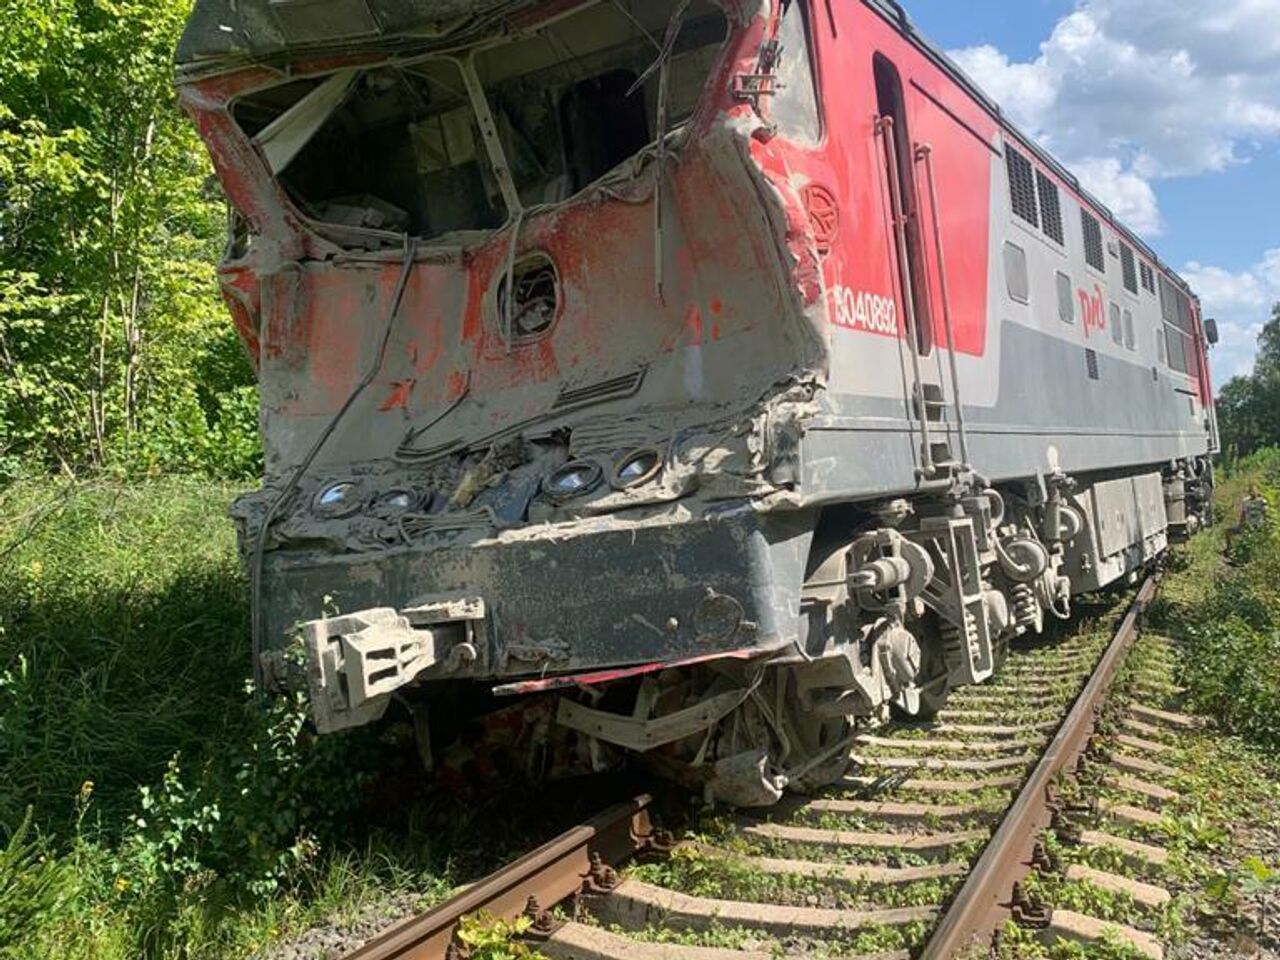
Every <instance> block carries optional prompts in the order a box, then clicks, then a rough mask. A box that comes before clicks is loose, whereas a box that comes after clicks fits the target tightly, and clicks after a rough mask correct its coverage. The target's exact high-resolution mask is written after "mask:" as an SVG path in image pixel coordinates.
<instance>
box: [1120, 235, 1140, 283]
mask: <svg viewBox="0 0 1280 960" xmlns="http://www.w3.org/2000/svg"><path fill="white" fill-rule="evenodd" d="M1120 269H1121V270H1123V271H1124V288H1125V289H1126V290H1128V291H1129V292H1130V293H1137V292H1138V270H1137V267H1136V265H1135V262H1134V259H1133V248H1132V247H1131V246H1129V245H1128V244H1127V243H1122V244H1120Z"/></svg>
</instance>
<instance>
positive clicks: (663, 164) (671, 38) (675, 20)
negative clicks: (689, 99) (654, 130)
mask: <svg viewBox="0 0 1280 960" xmlns="http://www.w3.org/2000/svg"><path fill="white" fill-rule="evenodd" d="M691 2H692V0H681V2H680V6H678V7H676V9H675V12H674V13H672V14H671V19H670V20H668V21H667V33H666V36H664V37H663V39H662V47H661V49H660V50H659V51H658V56H657V57H656V58H654V61H653V63H651V64H649V66H647V67H646V68H645V70H644V72H643V73H641V74H640V76H638V77H637V78H636V80H635V83H633V84H631V88H630V89H629V90H627V96H631V95H632V94H633V93H635V92H636V91H637V90H638V89H640V87H641V86H643V85H644V83H645V81H646V80H648V79H649V78H650V77H651V76H653V73H654V71H655V70H656V71H658V124H657V126H658V145H657V147H658V148H657V153H656V157H655V164H656V167H657V171H656V173H655V174H654V186H653V284H654V292H655V294H656V295H657V297H658V302H659V303H665V302H666V301H665V299H664V296H663V280H664V277H663V271H664V266H665V264H664V261H665V259H666V258H665V256H664V253H663V251H664V247H665V245H664V243H663V236H662V201H663V192H664V191H663V189H662V186H663V182H664V181H665V179H666V176H667V100H668V99H669V87H670V85H671V53H672V51H673V50H675V47H676V40H678V39H679V37H680V31H681V29H682V28H683V27H684V17H685V14H686V13H688V12H689V5H690V3H691Z"/></svg>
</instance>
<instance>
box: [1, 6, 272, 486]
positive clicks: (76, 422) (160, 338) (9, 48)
mask: <svg viewBox="0 0 1280 960" xmlns="http://www.w3.org/2000/svg"><path fill="white" fill-rule="evenodd" d="M189 6H190V4H189V0H6V3H5V7H6V13H7V16H6V17H5V31H4V32H3V34H0V372H2V373H3V374H4V376H3V377H2V378H0V477H2V476H3V475H4V474H5V473H6V472H12V471H13V470H14V469H15V468H16V467H17V466H18V465H20V464H21V463H23V462H27V461H30V460H31V459H33V458H35V459H38V460H39V461H40V462H41V463H42V465H44V466H54V467H60V468H61V469H63V470H66V471H72V470H76V469H80V468H82V467H86V466H88V467H102V466H105V465H110V464H118V465H124V466H126V467H134V468H144V469H172V468H175V467H176V468H187V469H189V468H196V469H212V470H214V471H215V472H227V470H228V469H230V471H231V472H236V473H244V472H246V471H248V470H250V469H252V467H253V464H254V460H255V458H256V452H255V451H256V440H255V439H254V437H253V434H252V430H253V426H252V421H251V420H250V422H249V424H248V426H247V429H248V430H249V435H248V437H247V445H246V442H245V441H246V437H244V436H241V435H239V434H240V433H242V432H243V430H244V429H246V425H245V422H244V421H245V417H244V416H243V412H244V409H245V407H246V397H248V398H249V399H250V400H251V397H252V394H251V391H250V389H249V388H250V385H251V383H252V376H251V372H250V370H249V367H248V365H247V363H244V362H239V363H238V364H237V365H234V366H232V367H231V368H230V369H228V367H227V365H226V364H218V363H207V362H206V360H207V358H209V357H211V356H214V355H222V354H225V353H226V343H227V341H228V340H229V339H230V338H231V337H232V336H233V334H232V332H231V326H230V324H229V323H228V322H227V321H226V318H225V314H224V312H223V309H222V307H221V305H220V303H219V300H218V296H217V290H216V285H215V280H214V272H213V269H214V268H213V265H214V264H215V263H216V261H217V258H218V255H219V252H220V246H221V238H222V235H223V232H224V224H225V211H224V207H223V204H222V202H221V201H220V200H219V199H218V198H217V196H216V195H212V194H210V192H209V191H208V190H207V189H206V187H205V184H206V182H207V181H208V177H209V172H210V170H209V165H208V160H207V158H206V156H205V153H204V150H203V147H202V146H201V144H200V142H199V140H198V138H197V137H196V135H195V133H194V130H193V129H192V126H191V124H190V123H189V122H188V121H187V120H186V118H184V117H183V116H182V114H181V113H180V111H179V110H178V108H177V105H176V98H175V96H174V93H173V81H172V51H173V49H174V46H175V44H176V43H177V39H178V36H179V34H180V32H181V29H182V25H183V22H184V20H185V17H186V15H187V13H188V10H189ZM202 366H203V367H205V368H208V369H210V370H214V371H218V372H220V373H221V374H222V379H221V380H220V381H213V382H209V381H207V380H206V381H205V382H204V383H203V384H201V386H200V387H197V385H196V382H195V381H196V376H195V371H196V370H197V369H199V368H201V367H202ZM250 405H251V404H250ZM224 411H225V412H226V413H227V415H226V417H225V418H224V416H223V415H224ZM224 419H225V423H224V422H223V421H224ZM232 424H234V429H235V430H236V431H237V432H238V433H237V436H236V437H235V438H233V440H234V442H233V444H232V445H233V447H234V448H235V449H237V450H238V451H239V453H238V454H237V455H236V456H235V457H232V458H231V459H232V460H233V461H237V462H232V463H222V464H220V465H219V464H208V463H205V462H204V459H205V457H206V454H207V453H208V450H207V448H208V447H209V445H210V444H216V443H217V438H218V436H219V431H220V430H221V431H222V433H224V434H225V432H226V430H227V429H228V428H229V427H230V426H231V425H232ZM246 449H247V451H248V455H247V462H245V450H246Z"/></svg>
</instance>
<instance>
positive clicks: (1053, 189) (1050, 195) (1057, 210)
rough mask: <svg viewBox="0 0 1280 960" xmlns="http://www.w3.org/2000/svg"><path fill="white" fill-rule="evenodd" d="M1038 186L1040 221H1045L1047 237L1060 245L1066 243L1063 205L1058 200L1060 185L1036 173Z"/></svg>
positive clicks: (1041, 173) (1040, 172)
mask: <svg viewBox="0 0 1280 960" xmlns="http://www.w3.org/2000/svg"><path fill="white" fill-rule="evenodd" d="M1036 186H1037V187H1038V188H1039V190H1040V219H1041V220H1043V221H1044V233H1045V236H1047V237H1050V238H1051V239H1053V240H1056V241H1058V243H1065V242H1066V234H1065V233H1063V230H1062V203H1061V201H1060V200H1059V199H1058V185H1057V184H1056V183H1054V182H1053V181H1052V180H1050V179H1049V178H1048V177H1046V176H1045V175H1044V172H1043V171H1040V170H1037V171H1036Z"/></svg>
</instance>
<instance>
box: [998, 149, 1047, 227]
mask: <svg viewBox="0 0 1280 960" xmlns="http://www.w3.org/2000/svg"><path fill="white" fill-rule="evenodd" d="M1005 162H1006V163H1007V165H1008V167H1009V199H1010V202H1011V203H1012V205H1013V212H1014V213H1015V214H1016V215H1017V216H1019V217H1021V218H1022V219H1023V220H1025V221H1027V223H1029V224H1031V225H1032V226H1033V227H1038V226H1040V217H1039V216H1038V214H1037V213H1036V181H1035V177H1034V176H1033V175H1032V172H1031V161H1030V160H1028V159H1027V158H1026V157H1024V156H1023V155H1022V154H1020V153H1019V152H1018V151H1017V150H1014V149H1012V148H1008V147H1006V148H1005Z"/></svg>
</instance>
